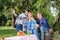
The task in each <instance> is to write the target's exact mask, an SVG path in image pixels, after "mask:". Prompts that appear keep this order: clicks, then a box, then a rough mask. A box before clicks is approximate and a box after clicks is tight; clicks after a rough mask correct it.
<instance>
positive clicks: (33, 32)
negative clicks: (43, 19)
mask: <svg viewBox="0 0 60 40" xmlns="http://www.w3.org/2000/svg"><path fill="white" fill-rule="evenodd" d="M29 31H30V32H31V34H35V35H36V37H37V40H39V35H38V31H37V28H34V29H33V30H28V31H27V33H28V32H29Z"/></svg>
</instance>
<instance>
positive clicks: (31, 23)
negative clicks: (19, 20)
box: [26, 12, 39, 39]
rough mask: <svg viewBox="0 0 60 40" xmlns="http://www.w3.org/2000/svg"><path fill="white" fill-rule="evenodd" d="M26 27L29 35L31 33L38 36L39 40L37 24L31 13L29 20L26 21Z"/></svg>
mask: <svg viewBox="0 0 60 40" xmlns="http://www.w3.org/2000/svg"><path fill="white" fill-rule="evenodd" d="M26 26H27V34H28V32H30V34H35V35H36V36H37V39H39V37H38V32H37V27H36V26H37V23H36V20H35V19H34V16H33V15H32V13H31V12H29V15H28V20H27V21H26Z"/></svg>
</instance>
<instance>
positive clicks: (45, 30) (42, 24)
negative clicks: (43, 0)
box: [37, 12, 50, 40]
mask: <svg viewBox="0 0 60 40" xmlns="http://www.w3.org/2000/svg"><path fill="white" fill-rule="evenodd" d="M37 17H38V19H39V20H38V23H39V26H40V31H41V40H44V35H45V33H48V31H49V29H50V26H49V24H48V21H47V19H46V18H45V17H43V15H42V13H41V12H38V13H37Z"/></svg>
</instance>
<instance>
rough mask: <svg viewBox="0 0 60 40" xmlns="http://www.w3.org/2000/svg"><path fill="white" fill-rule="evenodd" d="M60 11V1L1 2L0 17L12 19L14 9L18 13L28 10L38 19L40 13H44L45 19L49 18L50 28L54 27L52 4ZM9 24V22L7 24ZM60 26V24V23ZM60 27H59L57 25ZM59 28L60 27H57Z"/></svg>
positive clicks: (16, 0)
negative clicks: (37, 15)
mask: <svg viewBox="0 0 60 40" xmlns="http://www.w3.org/2000/svg"><path fill="white" fill-rule="evenodd" d="M52 1H53V2H54V3H52V4H53V5H54V7H56V8H57V9H58V11H59V10H60V4H59V3H60V1H59V0H33V1H32V0H0V17H1V16H3V15H4V17H6V19H9V20H11V19H12V9H16V10H17V12H22V11H24V10H26V9H29V10H31V11H32V12H33V15H34V16H35V17H36V14H37V12H38V11H40V12H43V15H44V17H46V18H47V20H48V22H49V24H50V26H51V27H52V26H53V23H54V21H55V20H54V19H55V18H54V17H53V15H52V14H51V11H50V5H51V2H52ZM6 24H7V25H8V24H9V23H8V22H7V23H6ZM58 24H60V23H58ZM57 26H59V25H57ZM56 28H59V27H56Z"/></svg>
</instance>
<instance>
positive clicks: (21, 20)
mask: <svg viewBox="0 0 60 40" xmlns="http://www.w3.org/2000/svg"><path fill="white" fill-rule="evenodd" d="M28 12H29V10H25V13H21V14H20V15H18V17H17V18H16V31H17V32H18V31H19V30H20V31H24V32H25V31H26V25H25V22H26V20H27V16H28Z"/></svg>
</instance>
